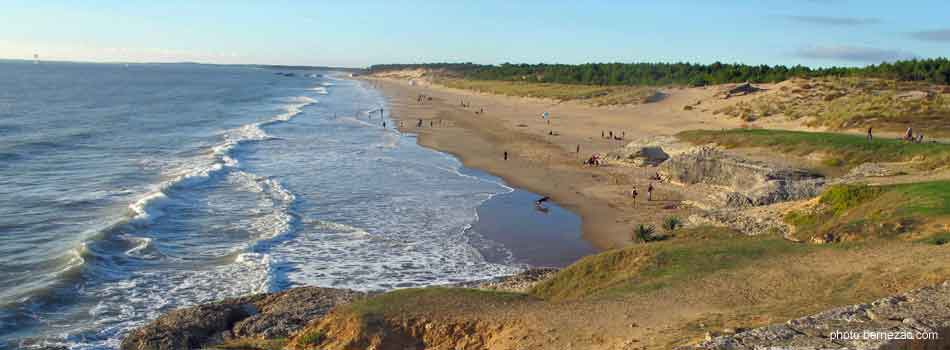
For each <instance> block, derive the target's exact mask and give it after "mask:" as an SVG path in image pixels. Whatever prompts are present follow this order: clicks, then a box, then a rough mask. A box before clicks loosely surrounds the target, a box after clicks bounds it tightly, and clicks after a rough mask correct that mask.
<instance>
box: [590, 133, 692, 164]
mask: <svg viewBox="0 0 950 350" xmlns="http://www.w3.org/2000/svg"><path fill="white" fill-rule="evenodd" d="M676 143H677V141H676V139H675V138H674V137H672V136H658V137H648V138H643V139H638V140H634V141H632V142H630V143H628V144H627V145H625V146H624V147H623V148H620V149H618V150H615V151H613V152H610V153H608V154H607V157H608V158H610V159H617V160H621V161H626V162H631V163H633V164H634V165H636V166H647V165H649V166H657V165H659V164H660V163H663V162H664V161H666V160H667V159H670V154H669V153H670V152H671V151H670V149H675V148H677V145H676Z"/></svg>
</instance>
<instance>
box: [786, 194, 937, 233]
mask: <svg viewBox="0 0 950 350" xmlns="http://www.w3.org/2000/svg"><path fill="white" fill-rule="evenodd" d="M948 218H950V181H934V182H922V183H912V184H900V185H890V186H881V187H875V186H867V185H838V186H832V187H830V188H828V189H827V190H825V192H824V193H823V194H822V195H821V198H820V199H819V206H818V207H817V208H815V209H811V210H805V211H798V212H791V213H789V214H787V215H786V217H785V221H786V222H787V223H789V224H791V225H793V226H794V227H795V236H796V237H797V238H799V239H802V240H806V241H807V240H809V239H811V238H812V237H828V236H830V237H832V238H834V239H836V240H860V239H866V238H881V237H896V236H900V235H906V234H911V233H914V234H919V235H925V236H927V235H932V234H934V233H940V232H939V231H940V230H941V229H940V228H939V227H938V228H936V229H934V228H933V227H929V226H928V225H927V224H928V223H932V222H938V223H939V222H940V221H941V220H946V219H948Z"/></svg>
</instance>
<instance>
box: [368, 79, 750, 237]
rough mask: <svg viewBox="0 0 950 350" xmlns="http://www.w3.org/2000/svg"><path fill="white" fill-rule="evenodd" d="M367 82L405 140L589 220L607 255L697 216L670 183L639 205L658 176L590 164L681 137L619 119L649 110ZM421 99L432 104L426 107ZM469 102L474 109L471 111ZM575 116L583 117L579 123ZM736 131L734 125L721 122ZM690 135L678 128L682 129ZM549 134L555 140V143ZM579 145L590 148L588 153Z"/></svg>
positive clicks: (590, 233) (585, 228) (587, 228)
mask: <svg viewBox="0 0 950 350" xmlns="http://www.w3.org/2000/svg"><path fill="white" fill-rule="evenodd" d="M359 80H362V81H364V82H367V83H369V84H371V85H372V86H373V87H375V88H376V89H378V90H380V91H381V92H382V94H383V95H384V96H385V97H386V98H387V102H388V108H389V110H388V111H387V112H388V115H389V117H390V119H391V120H393V122H394V123H395V124H396V125H395V126H396V127H397V128H398V130H399V131H400V132H404V133H411V134H414V135H416V139H417V142H418V143H419V145H421V146H423V147H427V148H431V149H434V150H438V151H441V152H446V153H448V154H451V155H453V156H455V157H456V158H458V159H459V160H460V161H461V162H462V164H463V166H465V167H467V168H471V169H477V170H480V171H484V172H486V173H488V174H491V175H493V176H497V177H499V178H501V179H502V180H504V181H505V182H506V183H507V184H509V185H511V186H513V187H517V188H520V189H524V190H526V191H530V192H534V193H537V194H539V195H542V196H549V197H551V200H552V201H554V202H555V203H557V205H559V206H560V207H562V208H564V209H567V210H569V211H571V212H573V213H575V214H576V215H578V216H579V217H580V218H581V231H582V237H583V239H584V240H586V241H587V242H589V243H590V244H591V245H593V246H594V247H595V248H596V249H597V250H598V251H605V250H610V249H614V248H618V247H623V246H625V245H627V244H629V242H631V232H632V228H633V226H635V225H636V224H640V223H642V224H658V223H660V222H661V221H662V219H663V218H664V217H666V216H678V217H680V218H686V217H687V216H688V215H689V214H690V213H691V212H692V210H691V209H688V208H682V207H680V206H678V205H677V203H678V202H679V201H680V200H682V197H681V195H680V194H679V193H678V192H679V191H678V189H676V188H673V187H672V186H670V185H665V184H657V185H656V186H657V196H658V197H659V198H660V199H658V200H655V201H649V202H648V201H645V200H644V198H642V197H641V198H640V199H638V200H637V201H636V203H634V202H633V200H632V199H631V198H629V197H628V196H627V195H626V194H625V193H627V192H628V191H629V189H630V188H632V187H633V186H636V187H637V188H638V189H639V191H640V192H641V193H643V192H644V189H645V188H646V187H647V185H648V184H649V183H650V182H651V181H650V180H649V177H650V175H652V174H653V172H652V171H654V170H653V169H652V168H629V167H620V168H616V169H611V167H603V168H589V167H584V166H583V165H582V163H583V159H584V158H586V156H589V155H590V154H591V153H592V152H597V153H601V154H605V153H607V152H609V151H611V150H614V149H616V148H618V147H621V146H622V145H624V144H625V143H626V142H629V141H630V140H633V139H635V138H638V137H645V136H650V135H654V134H656V133H659V134H672V133H673V132H671V131H673V129H670V128H668V127H660V128H658V130H648V128H641V127H639V126H638V125H635V124H634V123H630V122H629V121H627V120H624V118H622V117H619V115H620V114H621V113H622V112H626V111H624V109H629V110H636V109H638V107H642V105H638V106H633V107H632V108H625V107H620V108H597V107H588V106H580V105H576V104H570V103H555V102H551V101H545V100H538V99H527V98H516V97H507V96H498V95H490V94H483V93H476V92H468V91H463V90H456V89H450V88H444V87H439V86H427V85H419V84H417V85H410V84H409V82H408V81H405V80H396V79H389V78H379V77H360V78H359ZM420 95H424V96H425V98H424V99H423V100H422V101H420V100H419V96H420ZM462 102H465V104H466V106H467V107H463V106H462ZM669 105H670V103H664V104H653V106H650V107H654V109H655V107H656V106H665V107H669ZM641 109H642V108H641ZM541 111H550V113H551V115H552V117H551V120H552V124H553V125H554V126H551V125H552V124H548V123H546V122H542V121H541V118H540V115H541V113H542V112H541ZM650 112H651V111H650V110H649V109H647V111H646V113H643V114H642V116H645V117H650V114H649V113H650ZM664 112H665V111H664ZM624 114H625V113H624ZM575 116H578V117H580V118H576V119H575ZM693 119H694V120H693V122H692V123H687V124H686V126H685V127H691V126H696V125H699V126H706V125H704V123H706V121H705V120H702V118H696V117H695V116H693ZM420 122H421V123H422V126H421V127H419V123H420ZM664 123H665V124H670V123H671V122H670V121H666V122H664ZM676 123H677V121H672V123H671V124H674V125H675V124H676ZM728 123H731V121H724V123H722V124H723V125H725V124H728ZM706 127H709V126H706ZM600 128H603V129H607V130H617V131H618V133H622V134H623V135H624V136H626V137H625V139H624V140H622V141H617V140H607V139H601V138H599V137H594V136H595V135H597V136H599V131H594V130H601V129H600ZM683 128H684V126H682V125H677V127H676V129H675V130H680V129H683ZM545 130H549V131H552V132H553V133H554V134H555V135H547V132H546V131H545ZM621 130H623V131H621ZM585 134H586V135H585ZM576 147H579V148H580V150H581V152H580V153H579V154H578V153H577V152H576V150H577V148H576ZM505 152H507V153H508V159H507V160H505V159H504V154H505Z"/></svg>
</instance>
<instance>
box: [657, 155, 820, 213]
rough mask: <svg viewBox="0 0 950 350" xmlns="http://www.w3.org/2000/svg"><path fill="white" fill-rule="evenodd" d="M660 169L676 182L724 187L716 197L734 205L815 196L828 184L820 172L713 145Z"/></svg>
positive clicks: (721, 201)
mask: <svg viewBox="0 0 950 350" xmlns="http://www.w3.org/2000/svg"><path fill="white" fill-rule="evenodd" d="M659 172H660V175H661V176H663V178H665V179H669V180H670V181H671V182H673V183H678V184H683V185H694V184H706V185H712V186H716V187H722V188H724V191H721V192H719V193H718V194H717V196H718V198H713V199H714V200H715V201H716V202H718V203H719V204H721V205H723V206H726V207H733V208H743V207H754V206H762V205H769V204H773V203H779V202H785V201H790V200H799V199H805V198H811V197H814V196H817V195H818V194H819V193H821V190H822V188H823V187H824V185H825V178H824V177H823V176H821V175H820V174H817V173H814V172H810V171H807V170H803V169H792V168H786V167H782V166H778V165H773V164H768V163H764V162H757V161H752V160H748V159H744V158H740V157H737V156H734V155H730V154H727V153H725V152H723V151H722V150H720V149H718V148H716V147H711V146H700V147H696V148H694V149H692V150H690V151H687V152H684V153H682V154H678V155H675V156H673V157H671V158H670V159H669V160H668V161H666V162H664V163H663V164H662V165H660V171H659Z"/></svg>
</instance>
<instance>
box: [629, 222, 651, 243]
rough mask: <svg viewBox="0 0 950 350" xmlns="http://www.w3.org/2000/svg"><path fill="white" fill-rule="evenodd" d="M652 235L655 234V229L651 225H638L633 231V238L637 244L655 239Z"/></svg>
mask: <svg viewBox="0 0 950 350" xmlns="http://www.w3.org/2000/svg"><path fill="white" fill-rule="evenodd" d="M654 233H656V227H654V226H653V225H644V224H639V225H637V227H635V228H634V229H633V238H634V240H635V241H637V242H643V243H646V242H649V241H653V240H654V239H655V238H654V237H653V234H654Z"/></svg>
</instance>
